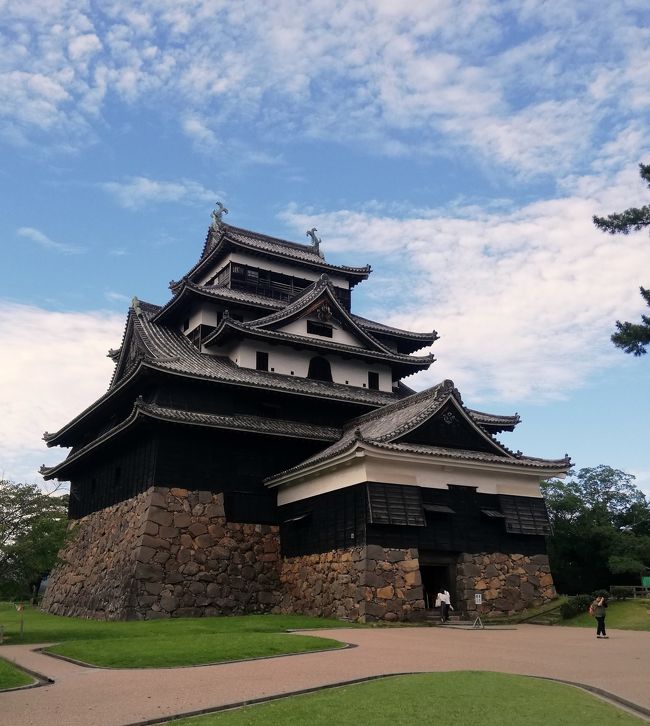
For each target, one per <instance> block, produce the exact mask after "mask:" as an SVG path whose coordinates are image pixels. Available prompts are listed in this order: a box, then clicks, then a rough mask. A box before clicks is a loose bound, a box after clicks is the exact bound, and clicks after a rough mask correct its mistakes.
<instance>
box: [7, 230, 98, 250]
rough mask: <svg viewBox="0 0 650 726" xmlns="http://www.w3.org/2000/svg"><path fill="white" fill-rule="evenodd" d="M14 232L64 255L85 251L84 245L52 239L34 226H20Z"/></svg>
mask: <svg viewBox="0 0 650 726" xmlns="http://www.w3.org/2000/svg"><path fill="white" fill-rule="evenodd" d="M16 234H18V235H19V236H20V237H26V238H27V239H30V240H32V242H36V244H37V245H39V246H40V247H43V248H44V249H46V250H53V251H54V252H61V253H62V254H65V255H76V254H81V253H83V252H86V249H85V248H84V247H78V246H75V245H68V244H64V243H62V242H55V241H54V240H53V239H50V238H49V237H48V236H47V235H46V234H43V232H41V231H40V230H38V229H35V228H34V227H20V229H18V230H16Z"/></svg>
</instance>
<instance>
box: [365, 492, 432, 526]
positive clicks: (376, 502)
mask: <svg viewBox="0 0 650 726" xmlns="http://www.w3.org/2000/svg"><path fill="white" fill-rule="evenodd" d="M367 491H368V521H369V522H370V523H371V524H395V525H405V526H409V527H426V524H427V523H426V520H425V517H424V509H423V507H422V493H421V492H420V488H419V487H411V486H403V485H400V484H379V483H376V482H371V483H369V484H368V487H367Z"/></svg>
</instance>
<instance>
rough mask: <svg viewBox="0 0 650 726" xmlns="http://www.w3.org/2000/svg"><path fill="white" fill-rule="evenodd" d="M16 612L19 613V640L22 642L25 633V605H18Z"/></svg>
mask: <svg viewBox="0 0 650 726" xmlns="http://www.w3.org/2000/svg"><path fill="white" fill-rule="evenodd" d="M16 610H17V611H18V612H19V613H20V639H21V640H22V639H23V635H24V633H25V604H24V603H22V602H21V603H18V605H16Z"/></svg>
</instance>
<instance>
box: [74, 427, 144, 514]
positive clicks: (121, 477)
mask: <svg viewBox="0 0 650 726" xmlns="http://www.w3.org/2000/svg"><path fill="white" fill-rule="evenodd" d="M157 450H158V445H157V441H156V440H155V438H153V437H151V436H150V435H144V436H142V437H140V438H139V439H137V440H133V439H126V440H123V441H121V442H120V444H119V445H112V446H107V447H106V448H105V449H104V450H103V451H102V452H101V454H100V455H98V456H96V457H92V458H89V459H88V460H86V461H85V462H84V467H83V469H82V470H80V471H79V473H78V475H73V476H72V477H71V482H70V505H69V508H68V516H69V517H70V518H71V519H79V518H80V517H85V516H86V515H87V514H90V513H91V512H95V511H97V510H98V509H104V508H105V507H110V506H112V505H113V504H116V503H117V502H121V501H124V500H125V499H130V498H131V497H134V496H135V495H136V494H139V493H140V492H143V491H145V490H146V489H148V488H149V487H150V486H151V485H152V484H153V482H154V472H155V465H156V454H157Z"/></svg>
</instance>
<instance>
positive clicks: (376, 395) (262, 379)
mask: <svg viewBox="0 0 650 726" xmlns="http://www.w3.org/2000/svg"><path fill="white" fill-rule="evenodd" d="M137 306H138V308H139V310H140V313H139V314H137V313H136V312H135V311H134V309H133V308H132V309H131V310H129V314H128V316H127V326H126V331H125V335H124V342H125V343H126V342H127V341H128V340H130V339H131V337H132V336H137V337H138V340H140V341H142V346H143V347H142V352H141V354H139V355H138V356H136V357H135V358H134V359H133V361H132V362H131V363H129V364H128V365H127V361H128V358H126V359H125V356H127V355H128V354H127V349H128V345H125V344H123V346H122V352H121V354H120V362H118V366H117V368H116V372H117V371H118V370H121V374H120V376H119V377H117V376H114V378H113V381H112V383H111V387H110V388H109V390H108V391H107V392H106V393H105V394H104V395H103V396H102V397H101V398H99V399H98V400H97V401H95V402H94V403H93V404H91V405H90V406H89V407H88V408H86V409H85V410H84V411H82V412H81V413H80V414H78V415H77V416H76V417H75V418H74V419H72V420H71V421H70V422H68V423H67V424H66V425H65V426H63V427H62V428H61V429H59V431H57V432H56V433H53V434H49V433H47V432H46V434H45V435H44V436H43V438H44V440H45V441H46V442H47V444H48V446H57V445H63V446H68V445H70V444H69V443H65V442H67V441H68V440H69V435H70V434H71V433H73V430H74V429H76V428H77V427H79V426H83V424H84V421H86V420H88V416H89V415H91V414H92V413H93V412H95V411H96V410H97V409H99V408H100V407H103V406H105V405H109V404H110V403H111V401H112V400H114V399H115V397H116V396H118V395H120V393H121V392H122V391H123V390H124V389H126V388H127V387H130V386H134V385H136V384H137V380H139V378H140V376H141V375H143V374H144V373H146V372H148V371H157V372H161V373H165V374H169V375H177V376H183V377H186V378H194V379H200V380H207V381H214V382H215V383H223V384H231V385H235V386H243V387H248V388H258V389H259V388H261V389H263V390H268V391H278V392H282V393H289V394H297V395H300V396H306V397H308V398H325V399H330V400H335V401H345V402H350V403H354V404H359V405H362V406H367V407H368V408H375V407H377V406H383V405H385V404H387V403H391V402H392V401H395V400H396V399H397V398H399V396H400V395H403V389H399V390H398V392H397V394H395V393H386V392H384V391H374V390H370V389H367V388H357V387H356V386H346V385H344V384H340V383H328V382H325V381H315V380H312V379H309V378H300V377H297V376H286V375H281V374H279V373H271V372H266V371H257V370H253V369H250V368H240V367H239V366H237V365H236V364H235V363H233V362H232V361H231V360H230V359H229V358H226V357H222V356H214V355H208V354H206V353H200V352H199V351H198V350H197V348H195V347H194V345H192V343H191V342H190V341H189V340H188V339H187V338H186V337H185V336H184V335H183V334H182V333H181V332H180V331H178V330H175V329H173V328H170V327H167V326H165V325H158V324H157V323H155V322H153V318H154V317H155V315H156V313H157V312H158V311H159V310H160V307H159V306H157V305H151V304H148V303H144V302H141V301H138V303H137ZM121 366H122V368H121Z"/></svg>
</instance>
